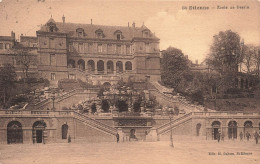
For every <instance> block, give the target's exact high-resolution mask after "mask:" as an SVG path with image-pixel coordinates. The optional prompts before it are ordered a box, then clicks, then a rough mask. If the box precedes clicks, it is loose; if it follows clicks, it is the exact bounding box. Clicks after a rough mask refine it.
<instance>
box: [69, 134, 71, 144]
mask: <svg viewBox="0 0 260 164" xmlns="http://www.w3.org/2000/svg"><path fill="white" fill-rule="evenodd" d="M68 143H71V137H70V135H69V137H68Z"/></svg>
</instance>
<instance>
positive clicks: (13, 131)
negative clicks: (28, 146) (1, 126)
mask: <svg viewBox="0 0 260 164" xmlns="http://www.w3.org/2000/svg"><path fill="white" fill-rule="evenodd" d="M7 143H8V144H12V143H23V130H22V125H21V123H20V122H18V121H12V122H10V123H9V124H8V125H7Z"/></svg>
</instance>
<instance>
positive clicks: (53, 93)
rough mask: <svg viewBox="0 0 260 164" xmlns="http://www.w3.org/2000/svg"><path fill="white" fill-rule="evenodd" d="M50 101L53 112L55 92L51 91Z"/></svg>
mask: <svg viewBox="0 0 260 164" xmlns="http://www.w3.org/2000/svg"><path fill="white" fill-rule="evenodd" d="M51 100H52V110H55V106H54V101H55V92H54V91H52V94H51Z"/></svg>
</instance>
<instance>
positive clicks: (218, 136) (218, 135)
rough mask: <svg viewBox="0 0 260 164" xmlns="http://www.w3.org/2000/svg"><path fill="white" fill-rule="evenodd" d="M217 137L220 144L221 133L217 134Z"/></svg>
mask: <svg viewBox="0 0 260 164" xmlns="http://www.w3.org/2000/svg"><path fill="white" fill-rule="evenodd" d="M216 137H217V140H218V142H219V140H220V132H218V133H217V136H216Z"/></svg>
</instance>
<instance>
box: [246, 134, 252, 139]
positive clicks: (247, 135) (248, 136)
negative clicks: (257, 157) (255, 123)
mask: <svg viewBox="0 0 260 164" xmlns="http://www.w3.org/2000/svg"><path fill="white" fill-rule="evenodd" d="M250 137H251V135H250V133H248V132H246V139H247V141H249V138H250Z"/></svg>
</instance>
